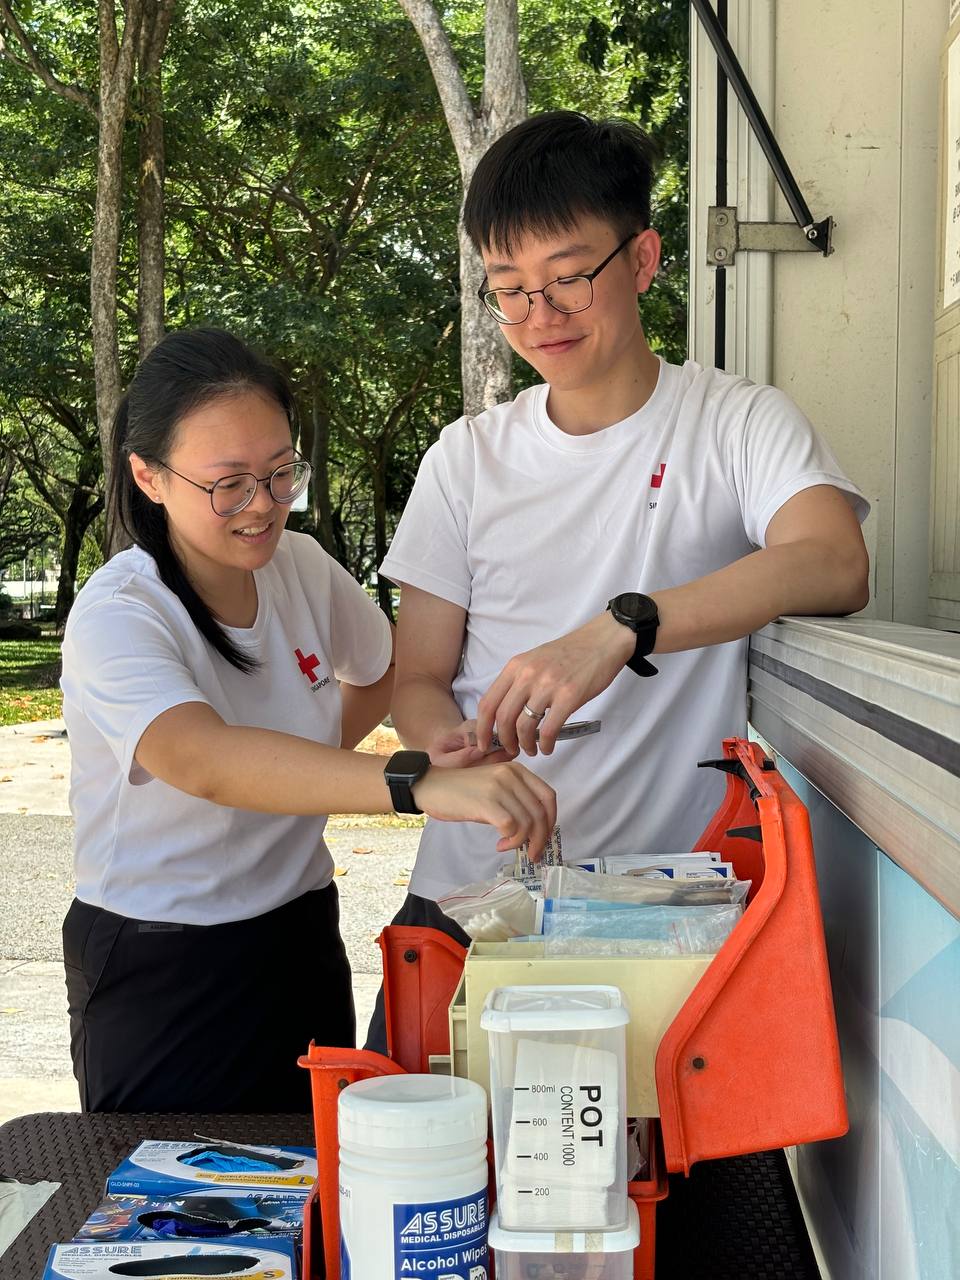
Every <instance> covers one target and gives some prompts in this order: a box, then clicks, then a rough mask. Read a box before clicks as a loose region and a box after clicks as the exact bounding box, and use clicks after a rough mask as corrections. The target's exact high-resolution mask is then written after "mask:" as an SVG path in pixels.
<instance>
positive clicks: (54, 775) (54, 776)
mask: <svg viewBox="0 0 960 1280" xmlns="http://www.w3.org/2000/svg"><path fill="white" fill-rule="evenodd" d="M50 777H51V778H52V779H53V780H54V781H56V782H59V781H60V779H61V778H62V777H64V775H63V774H62V773H51V775H50Z"/></svg>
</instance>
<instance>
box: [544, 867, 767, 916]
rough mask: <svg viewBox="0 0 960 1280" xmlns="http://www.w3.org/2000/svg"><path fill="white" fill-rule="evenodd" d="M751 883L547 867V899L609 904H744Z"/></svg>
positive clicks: (703, 905)
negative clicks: (648, 877) (614, 873)
mask: <svg viewBox="0 0 960 1280" xmlns="http://www.w3.org/2000/svg"><path fill="white" fill-rule="evenodd" d="M750 884H751V881H749V880H721V879H718V878H717V877H716V876H710V877H705V878H704V879H703V880H651V879H647V878H646V877H644V876H608V875H603V874H602V873H601V872H599V871H581V870H580V869H579V868H578V867H570V866H563V867H545V868H544V871H543V896H544V897H545V898H595V899H601V900H603V901H605V902H616V903H620V902H632V903H637V904H651V905H654V906H657V905H659V906H665V907H666V906H673V907H680V906H689V907H695V906H697V907H706V906H716V905H721V904H723V903H739V904H742V903H743V902H744V901H745V900H746V897H747V894H748V893H749V892H750Z"/></svg>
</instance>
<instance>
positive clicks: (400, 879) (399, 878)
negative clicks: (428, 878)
mask: <svg viewBox="0 0 960 1280" xmlns="http://www.w3.org/2000/svg"><path fill="white" fill-rule="evenodd" d="M393 883H394V884H400V885H403V884H409V883H410V877H409V876H397V878H396V880H394V882H393Z"/></svg>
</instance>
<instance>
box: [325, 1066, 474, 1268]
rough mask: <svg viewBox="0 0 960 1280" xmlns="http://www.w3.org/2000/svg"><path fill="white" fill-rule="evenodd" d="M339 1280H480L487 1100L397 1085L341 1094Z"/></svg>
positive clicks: (441, 1079)
mask: <svg viewBox="0 0 960 1280" xmlns="http://www.w3.org/2000/svg"><path fill="white" fill-rule="evenodd" d="M338 1131H339V1136H340V1276H341V1280H405V1278H406V1277H410V1278H411V1280H487V1273H488V1265H487V1095H486V1093H485V1092H484V1090H483V1089H482V1088H481V1087H480V1085H478V1084H474V1082H473V1081H472V1080H461V1079H458V1078H457V1077H453V1076H431V1075H397V1076H377V1077H374V1078H373V1079H370V1080H358V1081H357V1082H356V1084H351V1085H348V1086H347V1088H346V1089H344V1090H343V1092H342V1093H341V1094H340V1100H339V1107H338Z"/></svg>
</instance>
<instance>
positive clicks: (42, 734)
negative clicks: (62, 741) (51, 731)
mask: <svg viewBox="0 0 960 1280" xmlns="http://www.w3.org/2000/svg"><path fill="white" fill-rule="evenodd" d="M46 740H47V735H46V734H45V733H41V734H40V736H39V737H37V738H31V739H30V741H31V742H46Z"/></svg>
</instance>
